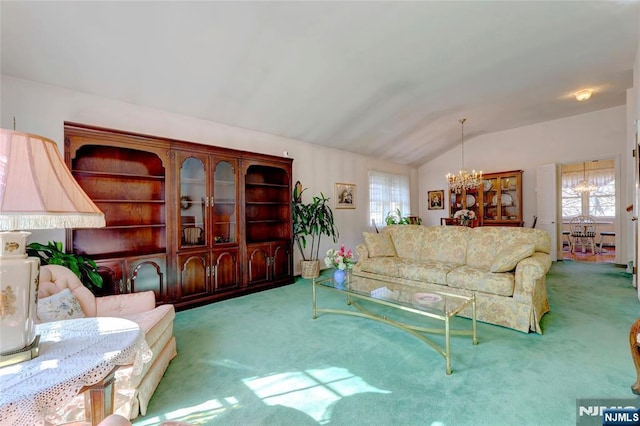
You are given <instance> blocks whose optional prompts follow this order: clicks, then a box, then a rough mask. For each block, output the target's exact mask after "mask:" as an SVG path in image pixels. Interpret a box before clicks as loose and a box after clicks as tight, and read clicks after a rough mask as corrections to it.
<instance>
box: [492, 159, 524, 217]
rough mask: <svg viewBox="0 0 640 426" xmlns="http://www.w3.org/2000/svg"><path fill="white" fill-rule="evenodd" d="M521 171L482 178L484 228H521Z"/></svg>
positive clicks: (493, 174) (494, 174)
mask: <svg viewBox="0 0 640 426" xmlns="http://www.w3.org/2000/svg"><path fill="white" fill-rule="evenodd" d="M522 173H523V172H522V170H512V171H508V172H500V173H488V174H485V175H484V176H483V182H482V183H483V185H482V186H483V196H484V217H483V225H484V226H523V224H524V221H523V219H522Z"/></svg>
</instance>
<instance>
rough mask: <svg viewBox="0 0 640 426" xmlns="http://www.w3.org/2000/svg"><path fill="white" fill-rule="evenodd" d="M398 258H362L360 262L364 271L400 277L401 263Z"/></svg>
mask: <svg viewBox="0 0 640 426" xmlns="http://www.w3.org/2000/svg"><path fill="white" fill-rule="evenodd" d="M398 260H399V259H398V258H397V257H374V258H368V259H362V258H361V259H360V260H359V261H358V263H360V264H361V265H362V269H361V271H362V272H370V273H372V274H380V275H387V276H389V277H398V265H400V263H401V262H399V261H398Z"/></svg>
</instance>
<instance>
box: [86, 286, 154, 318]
mask: <svg viewBox="0 0 640 426" xmlns="http://www.w3.org/2000/svg"><path fill="white" fill-rule="evenodd" d="M155 307H156V295H155V293H154V292H153V291H142V292H139V293H127V294H116V295H113V296H103V297H96V311H97V312H96V316H99V317H120V316H123V315H129V314H137V313H141V312H146V311H152V310H153V309H155Z"/></svg>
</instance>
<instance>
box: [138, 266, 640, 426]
mask: <svg viewBox="0 0 640 426" xmlns="http://www.w3.org/2000/svg"><path fill="white" fill-rule="evenodd" d="M547 290H548V294H549V301H550V304H551V312H549V313H548V314H546V315H545V316H544V318H543V320H542V327H543V330H544V334H543V335H537V334H524V333H521V332H517V331H513V330H510V329H506V328H502V327H498V326H493V325H489V324H484V323H478V333H479V345H478V346H473V345H472V344H471V341H470V339H469V338H468V337H463V336H457V337H452V353H453V361H452V364H453V374H452V375H450V376H447V375H446V374H445V367H444V359H443V358H442V357H441V356H440V355H438V354H437V353H436V352H435V351H434V350H433V349H432V348H431V347H429V346H428V345H426V344H425V343H423V342H421V341H420V340H418V339H416V338H415V337H413V336H410V335H409V334H407V333H404V332H402V331H401V330H398V329H396V328H394V327H390V326H388V325H385V324H382V323H379V322H376V321H371V320H367V319H364V318H355V317H349V316H344V315H332V314H322V315H320V317H319V318H318V319H317V320H312V319H311V285H310V282H309V281H308V280H303V279H299V280H298V281H297V282H296V283H295V284H292V285H289V286H286V287H281V288H277V289H274V290H269V291H264V292H261V293H256V294H252V295H249V296H244V297H240V298H236V299H231V300H226V301H223V302H218V303H214V304H211V305H208V306H203V307H200V308H196V309H191V310H187V311H183V312H179V313H178V314H177V318H176V321H175V336H176V339H177V342H178V356H177V357H176V358H175V359H174V360H173V361H172V362H171V364H170V366H169V369H168V370H167V372H166V373H165V375H164V377H163V379H162V381H161V382H160V385H159V386H158V389H157V390H156V392H155V395H154V396H153V398H152V400H151V403H150V406H149V409H148V412H147V414H146V416H144V417H139V418H137V419H136V420H135V422H134V423H135V424H136V425H140V426H142V425H154V424H159V423H161V422H162V421H166V420H179V421H184V422H189V423H192V424H212V425H296V426H297V425H317V424H332V425H370V424H375V425H434V426H435V425H438V426H441V425H442V426H443V425H446V426H454V425H497V424H513V425H516V424H517V425H554V426H555V425H575V423H576V399H577V398H634V396H633V394H632V393H631V391H630V386H631V384H632V383H633V382H634V381H635V376H636V373H635V369H634V367H633V362H632V360H631V355H630V351H629V346H628V334H629V328H630V327H631V324H632V323H633V322H634V321H635V319H636V318H637V317H638V316H639V315H638V305H639V304H638V300H637V298H636V293H635V289H634V288H633V287H632V284H631V276H630V275H629V274H626V273H625V272H624V269H622V268H619V267H616V266H614V265H610V264H589V263H581V262H572V261H564V262H557V263H554V264H553V265H552V267H551V270H550V271H549V274H548V276H547ZM320 291H321V292H319V294H318V295H319V304H321V305H323V306H333V307H344V306H345V304H344V299H343V298H342V297H341V296H340V295H339V294H337V293H334V292H330V291H322V290H320ZM456 321H457V325H458V326H462V327H468V326H469V325H470V321H469V320H467V319H463V318H460V319H457V320H456ZM438 339H440V341H442V339H441V337H438V338H436V339H435V340H438Z"/></svg>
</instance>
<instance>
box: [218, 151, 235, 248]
mask: <svg viewBox="0 0 640 426" xmlns="http://www.w3.org/2000/svg"><path fill="white" fill-rule="evenodd" d="M236 171H237V167H235V166H234V165H233V164H231V163H230V162H228V161H220V162H218V163H216V164H215V172H214V174H213V203H212V206H211V207H212V215H213V224H212V230H213V234H212V235H213V243H214V244H224V243H235V242H237V224H238V220H237V217H238V213H237V211H236V205H237V200H236V193H237V191H236V190H237V184H236Z"/></svg>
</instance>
